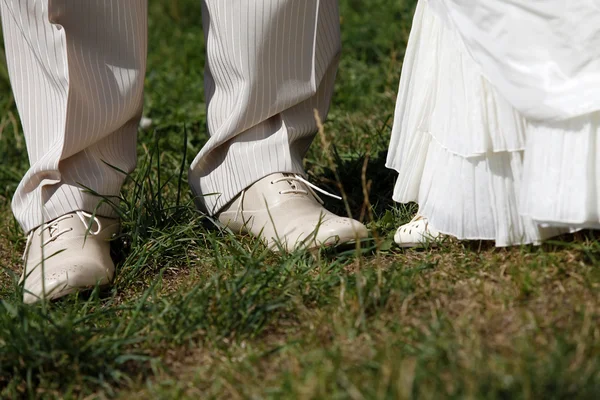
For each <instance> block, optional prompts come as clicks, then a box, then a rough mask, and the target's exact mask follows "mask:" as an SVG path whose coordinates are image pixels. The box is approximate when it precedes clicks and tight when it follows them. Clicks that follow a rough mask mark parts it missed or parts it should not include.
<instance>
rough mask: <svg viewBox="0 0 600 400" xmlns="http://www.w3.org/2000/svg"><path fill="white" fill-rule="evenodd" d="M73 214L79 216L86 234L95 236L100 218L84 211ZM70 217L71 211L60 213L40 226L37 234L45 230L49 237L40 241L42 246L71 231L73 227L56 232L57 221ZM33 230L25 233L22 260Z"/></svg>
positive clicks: (26, 252) (57, 227)
mask: <svg viewBox="0 0 600 400" xmlns="http://www.w3.org/2000/svg"><path fill="white" fill-rule="evenodd" d="M75 214H76V215H77V216H78V217H79V220H80V221H81V223H82V224H83V226H84V228H85V229H86V234H87V233H89V234H91V235H94V236H96V235H98V234H99V233H100V232H101V231H102V223H101V222H100V219H99V218H98V217H96V216H95V215H92V214H90V213H88V212H85V211H76V212H75ZM71 218H73V214H72V213H71V214H65V215H62V216H60V217H58V218H56V219H55V220H53V221H51V222H48V223H46V224H43V225H42V226H41V227H40V229H39V230H38V232H37V235H38V236H41V235H42V233H43V232H44V231H46V230H47V231H48V233H49V235H50V238H49V239H47V240H45V241H44V242H42V247H44V246H47V245H48V244H50V243H52V242H54V241H55V240H57V239H58V238H59V237H60V236H62V235H64V234H65V233H69V232H72V231H73V228H67V229H63V230H61V231H58V233H56V231H57V230H58V229H59V223H60V222H62V221H65V220H67V219H71ZM86 218H88V219H89V221H86ZM94 222H95V223H96V226H97V227H98V228H97V229H96V230H94V231H92V230H91V228H92V227H93V226H94ZM88 230H89V232H88ZM34 232H35V230H32V231H31V232H29V234H28V235H27V242H26V244H25V251H24V252H23V257H22V259H23V260H25V259H26V258H27V255H28V254H29V250H30V248H31V242H32V240H33V234H34Z"/></svg>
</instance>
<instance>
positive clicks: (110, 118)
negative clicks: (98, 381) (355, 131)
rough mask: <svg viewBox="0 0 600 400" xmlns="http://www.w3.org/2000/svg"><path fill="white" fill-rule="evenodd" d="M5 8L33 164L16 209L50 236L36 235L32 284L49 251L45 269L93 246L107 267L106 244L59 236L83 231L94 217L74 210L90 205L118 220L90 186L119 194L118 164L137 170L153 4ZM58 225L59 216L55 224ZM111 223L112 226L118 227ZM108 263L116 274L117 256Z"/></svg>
mask: <svg viewBox="0 0 600 400" xmlns="http://www.w3.org/2000/svg"><path fill="white" fill-rule="evenodd" d="M1 6H2V8H1V10H2V25H3V30H4V37H5V41H6V54H7V60H8V66H9V73H10V77H11V83H12V86H13V91H14V94H15V99H16V103H17V107H18V109H19V114H20V116H21V121H22V124H23V131H24V133H25V139H26V143H27V150H28V154H29V161H30V164H31V167H30V169H29V171H27V173H26V175H25V177H24V178H23V180H22V181H21V183H20V185H19V187H18V189H17V191H16V193H15V196H14V199H13V211H14V214H15V216H16V218H17V220H18V221H19V223H20V224H21V226H22V227H23V229H24V231H25V232H32V231H33V230H35V231H36V232H38V233H39V235H37V236H40V237H43V236H46V237H45V239H44V240H41V241H38V240H37V239H36V237H37V236H36V235H30V236H31V237H32V239H31V240H30V242H31V243H30V245H29V246H28V249H27V251H28V252H29V254H26V257H27V263H26V264H27V267H28V268H29V270H28V271H26V272H27V273H31V274H32V279H31V280H30V279H29V278H28V279H26V283H25V288H26V289H28V282H33V276H34V275H36V274H35V273H32V268H34V267H35V266H36V265H37V264H41V262H37V261H35V260H36V259H37V258H38V256H41V253H43V252H44V251H45V253H46V254H45V257H44V258H47V257H49V256H51V258H49V259H47V260H46V261H45V263H44V264H45V266H46V269H49V268H51V267H52V265H51V264H52V263H53V262H54V260H62V264H65V263H64V260H65V259H66V260H68V259H69V257H70V256H69V254H70V253H71V252H76V253H77V257H75V258H77V261H76V262H77V263H82V261H81V259H80V256H81V255H82V254H83V255H85V251H88V252H89V253H90V257H96V258H97V257H98V254H97V252H101V253H102V254H103V255H102V257H101V258H102V259H103V260H104V264H106V263H108V262H110V257H108V256H107V254H106V253H107V252H108V246H104V244H105V243H103V246H100V247H101V248H98V249H95V250H94V249H91V246H92V245H90V246H88V244H87V242H88V241H87V240H86V244H85V247H86V248H87V247H90V248H88V249H84V246H83V245H82V243H81V242H78V243H77V244H78V246H76V245H75V242H70V241H69V240H68V238H69V234H67V233H64V234H61V235H60V237H55V236H56V234H57V233H60V232H64V231H66V230H69V229H74V231H72V232H71V234H75V233H77V224H78V223H79V222H73V221H76V220H78V219H81V221H80V222H83V221H84V220H88V219H90V220H94V218H90V217H86V216H85V215H87V214H81V213H80V214H78V215H77V217H76V218H72V217H71V218H64V216H66V215H71V216H73V215H74V213H77V212H81V211H85V212H88V213H93V212H95V213H96V214H97V215H99V216H103V217H114V216H115V214H114V212H113V210H112V208H111V207H110V206H109V205H107V204H102V203H101V198H99V197H98V196H96V195H94V194H91V193H87V192H86V191H87V190H86V188H89V189H91V190H93V191H95V192H97V193H99V194H101V195H104V196H115V195H118V193H119V191H120V188H121V185H122V183H123V181H124V179H125V176H123V174H122V173H120V172H117V171H116V170H115V169H114V168H112V167H111V165H112V166H114V167H117V168H119V169H121V170H124V171H132V170H133V168H134V167H135V164H136V147H135V145H136V132H137V124H138V121H139V118H140V115H141V111H142V94H143V81H144V73H145V62H146V61H145V60H146V13H147V11H146V8H147V5H146V0H128V1H121V0H89V1H70V0H3V1H2V2H1ZM52 221H59V222H56V223H54V225H56V226H51V222H52ZM65 221H66V222H65ZM107 221H108V220H107ZM107 221H104V222H105V224H104V225H106V224H107V223H108V224H109V225H115V224H111V223H110V221H109V222H107ZM95 222H96V223H98V222H100V220H98V219H97V218H96V221H95ZM65 224H67V225H68V226H67V225H65ZM73 224H75V225H74V226H71V225H73ZM62 225H65V226H62ZM80 225H82V226H83V225H84V224H83V223H81V224H80ZM98 228H99V229H100V226H99V227H98ZM105 228H106V226H105ZM92 231H94V232H95V228H93V229H92ZM73 232H74V233H73ZM49 239H52V240H51V241H49ZM91 242H93V240H91ZM56 244H60V245H61V246H63V247H65V248H66V249H67V250H68V251H63V252H61V253H60V254H54V253H55V251H52V248H51V247H50V246H49V245H56ZM84 250H85V251H84ZM73 262H75V261H73ZM83 264H85V263H83ZM66 267H67V266H65V268H66ZM100 267H103V266H99V268H100ZM104 267H106V268H108V269H109V270H110V269H111V268H113V267H112V262H110V265H108V266H106V265H105V266H104ZM106 268H105V269H106ZM88 269H89V268H88ZM108 272H110V277H112V270H111V271H108ZM70 274H71V276H74V274H75V273H74V272H73V270H71V271H70ZM59 275H60V274H59ZM36 279H38V280H39V279H42V280H43V277H41V276H39V277H37V278H36ZM46 283H48V282H46ZM32 284H33V283H32ZM52 285H53V284H52ZM52 285H51V284H48V286H52ZM29 286H31V285H29ZM59 292H60V290H59ZM37 294H38V295H39V294H41V293H37Z"/></svg>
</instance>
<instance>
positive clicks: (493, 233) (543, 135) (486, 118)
mask: <svg viewBox="0 0 600 400" xmlns="http://www.w3.org/2000/svg"><path fill="white" fill-rule="evenodd" d="M438 15H439V14H438V13H436V12H434V10H433V9H432V8H431V7H430V5H429V4H428V3H427V2H426V1H424V0H422V1H420V2H419V4H418V6H417V10H416V14H415V18H414V22H413V28H412V31H411V36H410V40H409V46H408V49H407V53H406V56H405V59H404V65H403V68H402V77H401V81H400V89H399V94H398V100H397V105H396V112H395V119H394V126H393V130H392V138H391V142H390V147H389V153H388V159H387V164H386V165H387V166H388V167H389V168H393V169H395V170H396V171H397V172H398V174H399V176H398V180H397V183H396V186H395V190H394V200H395V201H397V202H401V203H406V202H411V201H414V202H417V203H418V204H419V213H420V214H422V215H423V216H425V217H427V218H428V219H429V221H430V224H431V225H432V226H433V227H435V228H436V229H437V230H439V231H441V232H443V233H446V234H450V235H453V236H455V237H457V238H459V239H484V240H495V242H496V245H497V246H509V245H515V244H525V243H539V242H540V241H542V240H544V239H546V238H548V237H551V236H555V235H558V234H560V233H563V232H568V231H573V230H577V229H582V228H600V184H599V180H600V156H599V154H600V151H599V150H600V112H598V111H593V112H587V113H584V114H582V115H578V116H576V117H571V118H567V119H564V120H551V119H548V118H547V119H535V117H534V116H533V114H535V113H533V114H531V115H530V114H527V117H526V115H525V114H526V112H524V110H518V109H517V108H515V106H514V105H513V104H511V103H510V102H509V101H508V100H506V98H507V96H503V95H502V94H500V92H499V90H498V89H497V87H495V86H494V85H493V84H492V83H491V82H490V79H488V76H491V75H493V74H491V75H489V74H486V69H485V67H484V65H483V63H478V62H476V60H475V59H474V57H473V55H472V52H471V51H470V49H469V48H468V47H467V44H466V43H468V41H465V40H464V36H461V33H460V32H459V30H457V29H454V28H453V24H452V23H451V22H448V20H447V19H446V18H445V17H443V16H441V17H440V16H438ZM598 90H600V88H599V89H598ZM553 104H554V103H553ZM545 111H547V109H544V110H542V112H541V113H543V112H545Z"/></svg>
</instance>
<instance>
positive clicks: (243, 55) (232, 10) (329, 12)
mask: <svg viewBox="0 0 600 400" xmlns="http://www.w3.org/2000/svg"><path fill="white" fill-rule="evenodd" d="M203 3H204V9H203V12H204V13H203V16H204V21H203V23H204V31H205V37H206V45H207V63H206V78H205V79H206V82H205V86H206V96H207V103H208V130H209V132H210V135H211V137H210V139H209V141H208V143H207V144H206V145H205V147H204V148H203V149H202V151H201V152H200V153H199V154H198V156H197V157H196V159H195V160H194V161H193V163H192V166H191V170H190V185H191V187H192V190H193V191H194V193H195V195H196V196H197V198H198V202H199V204H200V206H201V208H204V209H205V210H206V211H207V212H208V213H209V214H217V213H219V212H221V211H223V210H224V207H225V206H227V205H229V206H231V205H232V203H231V202H232V200H234V199H235V198H236V196H238V195H239V194H240V192H242V191H244V190H245V189H247V188H249V187H250V186H251V185H253V184H254V183H256V182H257V181H260V180H261V179H263V178H265V177H267V176H270V175H271V174H274V173H286V175H285V177H288V178H290V179H288V180H284V179H282V178H283V177H282V176H276V177H274V179H272V181H277V182H275V184H274V186H273V188H276V187H279V186H281V187H280V189H281V190H276V191H275V196H277V194H278V193H279V192H280V191H283V192H288V189H289V190H295V191H297V192H298V193H296V194H298V195H299V194H301V192H310V189H308V188H307V187H306V185H305V184H304V183H302V182H299V181H298V180H296V178H295V177H294V175H293V174H299V175H304V169H303V167H302V159H303V157H304V155H305V153H306V151H307V149H308V147H309V146H310V143H311V142H312V140H313V138H314V134H315V132H316V130H317V125H316V121H315V117H314V110H315V109H316V110H317V111H318V112H319V114H320V116H321V118H322V119H325V117H326V115H327V112H328V109H329V104H330V100H331V95H332V92H333V86H334V81H335V75H336V71H337V65H338V58H339V52H340V32H339V29H340V27H339V14H338V6H337V1H334V0H304V1H292V0H256V1H251V2H246V1H228V2H223V1H220V0H204V2H203ZM288 186H289V187H288ZM266 189H267V191H268V190H270V189H271V186H268V188H266ZM248 193H249V194H251V192H250V191H249V192H248ZM288 193H290V194H293V193H291V192H288ZM255 194H256V195H257V196H258V197H259V198H258V199H257V200H256V201H255V202H254V203H255V204H254V205H252V208H256V207H255V206H258V207H260V206H262V207H264V205H265V201H264V200H263V199H262V195H261V194H260V193H258V192H257V193H255ZM265 196H267V197H269V196H271V195H267V194H265ZM271 197H272V196H271ZM309 197H311V198H312V197H313V196H312V195H310V196H309ZM250 200H251V199H250ZM266 200H267V202H268V203H269V204H271V203H273V204H274V202H277V203H279V201H280V200H281V201H283V202H285V199H278V200H273V201H271V199H270V198H269V199H266ZM238 206H239V207H238ZM288 206H289V207H292V206H293V207H296V206H297V205H291V204H289V205H287V206H286V207H288ZM235 207H236V208H240V209H245V208H248V207H246V206H245V205H244V204H241V205H239V204H236V205H235ZM301 208H302V207H301ZM309 208H311V212H312V213H313V214H314V213H316V217H315V218H313V220H314V219H316V220H319V219H320V218H319V215H320V214H319V213H320V212H321V210H322V208H321V207H320V206H318V207H309ZM274 212H275V211H274ZM290 212H292V214H293V210H288V211H287V213H288V214H289V213H290ZM271 217H272V215H271ZM322 217H327V218H328V219H330V220H331V219H332V215H327V216H326V215H325V212H324V210H323V216H322ZM327 218H325V219H327ZM336 218H337V217H336ZM244 219H246V218H245V217H244ZM321 219H323V218H321ZM275 222H276V225H277V224H278V223H277V221H275ZM287 222H289V221H286V223H287ZM321 222H323V221H321ZM340 222H342V225H344V226H351V227H352V226H353V225H355V226H356V228H357V229H358V231H359V232H358V233H359V235H358V236H364V227H363V226H362V225H360V224H358V222H356V221H349V220H343V221H341V220H340ZM317 223H318V221H317ZM284 224H285V223H284ZM310 224H312V225H311V226H312V228H310V230H314V228H316V226H315V225H316V223H315V221H311V222H310V223H309V225H310ZM230 225H231V224H230ZM274 228H275V229H274V230H279V232H278V233H277V234H276V236H286V234H285V233H283V231H285V230H286V229H285V227H278V226H275V227H274ZM261 229H263V226H260V227H258V230H261ZM254 230H257V228H256V227H255V228H254ZM265 230H266V231H268V230H269V228H265ZM334 230H335V229H334ZM355 231H356V230H355ZM331 233H332V234H334V235H335V232H331ZM269 235H270V234H269ZM300 236H302V235H299V236H298V235H296V237H294V239H293V240H296V239H299V238H300ZM266 239H267V241H270V239H271V238H270V237H267V238H266ZM280 239H283V238H281V237H280ZM289 247H290V248H292V247H294V245H293V244H290V246H289Z"/></svg>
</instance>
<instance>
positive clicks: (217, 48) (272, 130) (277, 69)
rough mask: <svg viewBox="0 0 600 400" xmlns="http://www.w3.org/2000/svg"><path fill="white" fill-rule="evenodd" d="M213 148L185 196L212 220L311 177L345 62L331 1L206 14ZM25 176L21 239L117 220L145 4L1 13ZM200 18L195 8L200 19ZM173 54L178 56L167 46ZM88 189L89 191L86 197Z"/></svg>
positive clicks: (13, 8)
mask: <svg viewBox="0 0 600 400" xmlns="http://www.w3.org/2000/svg"><path fill="white" fill-rule="evenodd" d="M201 3H202V4H201V5H202V8H203V14H202V15H203V21H202V23H203V27H204V33H205V40H206V49H207V54H206V66H205V82H204V84H205V93H206V97H207V106H208V114H207V115H208V116H207V119H208V132H209V134H210V138H209V140H208V142H207V143H206V145H205V146H204V148H203V149H202V150H201V151H200V152H199V154H198V155H197V156H196V157H195V159H194V160H193V162H192V164H191V166H190V170H189V183H190V186H191V189H192V191H193V193H194V195H195V196H197V197H198V200H199V201H198V202H199V204H200V206H201V208H203V209H204V211H206V212H208V213H210V214H214V213H216V212H217V211H218V210H219V209H220V208H222V207H223V206H224V205H226V204H227V203H228V202H229V201H231V200H232V199H233V198H234V197H235V196H236V195H237V194H238V193H240V192H241V191H242V190H243V189H245V188H246V187H248V186H249V185H251V184H252V183H253V182H255V181H257V180H259V179H261V178H262V177H264V176H267V175H269V174H271V173H275V172H296V173H303V168H302V159H303V157H304V155H305V153H306V151H307V149H308V147H309V146H310V144H311V142H312V139H313V138H314V134H315V131H316V124H315V119H314V110H315V109H316V110H318V111H319V113H320V114H321V115H322V116H323V117H325V116H326V114H327V111H328V108H329V103H330V99H331V95H332V91H333V84H334V80H335V75H336V70H337V64H338V57H339V51H340V36H339V15H338V8H337V2H336V1H335V0H202V1H201ZM0 5H1V13H2V27H3V32H4V38H5V43H6V46H5V47H6V55H7V60H8V67H9V73H10V78H11V84H12V87H13V91H14V95H15V100H16V103H17V108H18V110H19V114H20V116H21V121H22V125H23V131H24V133H25V140H26V143H27V151H28V156H29V161H30V169H29V170H28V171H27V173H26V175H25V176H24V177H23V180H22V181H21V182H20V184H19V186H18V189H17V191H16V193H15V195H14V198H13V203H12V206H13V211H14V214H15V217H16V218H17V220H18V221H19V223H20V224H21V226H22V227H23V229H24V230H25V231H26V232H27V231H30V230H31V229H33V228H35V227H37V226H39V225H41V224H42V223H44V222H45V221H50V220H52V219H54V218H57V217H59V216H61V215H63V214H66V213H69V212H72V211H76V210H86V211H89V212H93V211H96V213H97V214H98V215H102V216H107V217H113V216H115V213H114V211H113V210H112V208H111V207H110V206H109V205H107V204H105V203H103V202H101V198H100V197H98V196H97V195H95V194H92V193H90V191H89V190H88V189H91V191H93V192H96V193H99V194H101V195H104V196H115V195H118V194H119V191H120V189H121V186H122V184H123V181H124V179H125V176H124V175H123V174H122V173H121V172H118V170H122V171H125V172H131V171H132V170H133V169H134V168H135V165H136V134H137V126H138V122H139V119H140V116H141V114H142V107H143V84H144V75H145V69H146V51H147V0H85V1H82V0H0ZM199 6H200V5H199ZM173 45H174V46H176V45H177V43H173ZM86 188H87V189H86Z"/></svg>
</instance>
